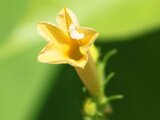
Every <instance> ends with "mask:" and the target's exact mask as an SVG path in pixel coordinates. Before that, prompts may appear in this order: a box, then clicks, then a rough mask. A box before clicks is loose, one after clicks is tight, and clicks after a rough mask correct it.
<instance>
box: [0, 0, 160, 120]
mask: <svg viewBox="0 0 160 120" xmlns="http://www.w3.org/2000/svg"><path fill="white" fill-rule="evenodd" d="M64 6H68V7H69V8H71V9H72V10H73V11H74V12H75V13H76V15H77V16H78V18H79V21H80V23H81V25H82V26H89V27H92V28H95V29H96V30H97V31H98V32H99V33H100V36H99V38H98V39H97V41H96V45H97V46H98V47H100V48H101V54H102V56H103V55H104V54H105V53H106V52H108V51H109V50H111V49H113V48H116V49H118V54H117V55H115V56H114V57H113V58H112V59H111V60H110V62H109V64H108V66H107V68H106V74H108V73H109V72H112V71H114V72H115V73H116V76H115V77H114V78H113V80H112V81H111V82H110V84H109V86H108V88H107V89H106V94H108V95H112V94H118V93H120V94H124V96H125V99H123V100H120V101H115V102H113V103H112V106H113V108H114V112H113V115H112V116H111V120H118V119H121V120H135V119H136V120H151V119H153V120H158V119H160V110H159V108H160V102H159V101H160V95H159V94H160V93H159V91H160V89H159V85H160V76H159V71H160V69H159V68H160V63H159V61H160V53H159V52H160V7H159V6H160V1H159V0H14V1H10V0H0V15H1V17H0V18H1V19H0V120H71V119H74V120H82V117H81V104H82V99H83V97H84V94H83V92H82V86H83V85H82V83H81V81H80V79H79V78H78V76H77V74H76V72H75V71H74V69H73V68H72V67H71V66H69V65H48V64H42V63H39V62H37V59H36V58H37V55H38V53H39V51H40V50H41V49H42V48H43V46H44V45H45V44H46V43H45V41H44V40H43V39H42V38H41V37H40V35H38V33H37V28H36V24H37V23H38V22H40V21H44V20H45V21H50V22H53V23H55V17H56V14H57V13H58V11H59V10H60V9H62V8H63V7H64Z"/></svg>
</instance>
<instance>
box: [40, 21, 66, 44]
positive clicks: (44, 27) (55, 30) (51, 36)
mask: <svg viewBox="0 0 160 120" xmlns="http://www.w3.org/2000/svg"><path fill="white" fill-rule="evenodd" d="M38 32H39V33H40V35H41V36H42V37H44V38H45V39H46V40H47V42H49V43H61V44H65V43H68V42H69V38H68V37H67V36H66V35H65V34H64V33H63V32H62V30H61V29H60V28H59V27H57V26H56V25H53V24H51V23H48V22H41V23H39V24H38Z"/></svg>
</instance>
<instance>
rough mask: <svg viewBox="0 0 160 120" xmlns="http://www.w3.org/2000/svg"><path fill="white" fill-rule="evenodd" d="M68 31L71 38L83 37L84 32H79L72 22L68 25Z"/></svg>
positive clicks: (78, 38)
mask: <svg viewBox="0 0 160 120" xmlns="http://www.w3.org/2000/svg"><path fill="white" fill-rule="evenodd" d="M69 33H70V37H71V38H72V39H75V40H80V39H83V38H84V33H79V32H78V31H77V29H76V27H75V26H74V25H73V24H71V25H70V26H69Z"/></svg>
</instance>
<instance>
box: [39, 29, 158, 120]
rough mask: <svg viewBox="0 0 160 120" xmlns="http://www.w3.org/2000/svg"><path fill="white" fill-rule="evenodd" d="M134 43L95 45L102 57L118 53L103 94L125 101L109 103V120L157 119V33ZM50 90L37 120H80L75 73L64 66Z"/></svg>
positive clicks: (79, 88)
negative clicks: (119, 97) (111, 52)
mask: <svg viewBox="0 0 160 120" xmlns="http://www.w3.org/2000/svg"><path fill="white" fill-rule="evenodd" d="M135 39H136V40H133V41H128V42H119V43H116V42H115V43H98V44H97V45H98V46H100V47H101V53H102V56H103V55H104V54H105V53H106V52H108V51H109V50H111V49H113V48H116V49H118V54H116V55H115V56H114V57H113V58H111V59H110V61H109V64H108V66H107V68H106V73H107V74H108V73H109V72H112V71H114V72H115V73H116V75H115V77H114V78H113V79H112V80H111V82H110V83H109V86H108V88H106V94H107V95H113V94H119V93H120V94H123V95H124V96H125V98H124V99H123V100H119V101H115V102H113V103H112V106H113V108H114V113H113V115H112V117H111V120H158V119H160V114H159V113H160V110H159V108H160V102H159V101H160V95H159V91H160V89H159V88H160V87H159V86H160V75H159V74H160V30H159V31H155V32H153V33H150V34H147V35H144V36H141V37H138V38H135ZM51 80H52V78H51ZM53 86H54V87H53V89H51V91H50V93H49V94H48V97H47V98H46V101H45V103H44V106H43V107H42V110H41V111H40V112H39V115H37V116H38V117H37V119H36V120H82V117H81V104H82V100H83V98H84V95H83V92H82V86H83V85H82V83H81V81H80V80H79V78H78V76H77V74H76V72H75V71H74V69H73V68H72V67H69V66H68V65H64V68H63V70H62V71H61V72H60V74H59V77H58V78H57V82H56V84H54V85H53Z"/></svg>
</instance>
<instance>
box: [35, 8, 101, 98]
mask: <svg viewBox="0 0 160 120" xmlns="http://www.w3.org/2000/svg"><path fill="white" fill-rule="evenodd" d="M56 20H57V23H58V25H59V26H57V25H53V24H51V23H48V22H41V23H39V24H38V31H39V33H40V34H41V36H42V37H44V38H45V39H46V40H47V42H48V44H47V45H46V46H45V47H44V48H43V49H42V51H41V52H40V54H39V56H38V60H39V61H40V62H45V63H50V64H62V63H64V64H65V63H68V64H70V65H72V66H73V67H74V68H75V69H76V71H77V73H78V75H79V76H80V78H81V80H82V81H83V83H84V84H85V86H86V87H87V89H88V90H89V92H90V94H91V95H93V96H97V95H98V94H100V93H101V91H102V90H101V87H100V86H101V85H100V84H101V83H100V82H99V80H98V75H97V70H96V65H95V63H94V61H93V59H92V56H91V55H90V52H89V48H90V47H91V45H93V43H94V41H95V39H96V38H97V36H98V33H97V32H96V31H95V30H94V29H91V28H87V27H80V26H79V23H78V20H77V18H76V16H75V15H74V13H73V12H72V11H71V10H70V9H68V8H66V7H64V8H63V9H62V10H61V11H60V12H59V14H58V15H57V18H56Z"/></svg>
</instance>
